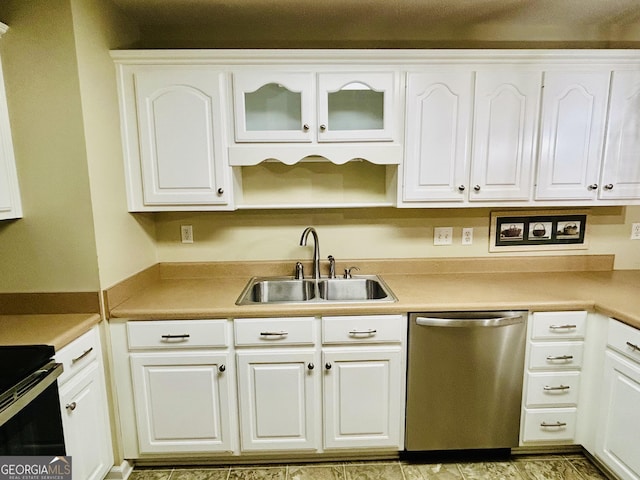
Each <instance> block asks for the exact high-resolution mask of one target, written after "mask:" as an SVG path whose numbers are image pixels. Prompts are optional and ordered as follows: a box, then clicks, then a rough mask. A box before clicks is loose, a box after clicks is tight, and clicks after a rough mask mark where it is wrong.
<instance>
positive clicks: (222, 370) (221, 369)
mask: <svg viewBox="0 0 640 480" xmlns="http://www.w3.org/2000/svg"><path fill="white" fill-rule="evenodd" d="M226 369H227V367H226V366H225V365H224V363H223V364H222V365H220V366H219V367H218V371H219V372H220V373H222V372H224V371H225V370H226Z"/></svg>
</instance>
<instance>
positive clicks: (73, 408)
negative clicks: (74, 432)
mask: <svg viewBox="0 0 640 480" xmlns="http://www.w3.org/2000/svg"><path fill="white" fill-rule="evenodd" d="M77 406H78V404H77V403H76V402H71V403H67V405H65V407H64V408H66V409H67V410H71V411H73V410H75V409H76V407H77Z"/></svg>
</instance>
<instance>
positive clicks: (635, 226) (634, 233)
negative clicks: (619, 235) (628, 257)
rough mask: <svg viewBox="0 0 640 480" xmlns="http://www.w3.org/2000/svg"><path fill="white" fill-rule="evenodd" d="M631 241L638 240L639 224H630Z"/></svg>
mask: <svg viewBox="0 0 640 480" xmlns="http://www.w3.org/2000/svg"><path fill="white" fill-rule="evenodd" d="M631 240H640V223H632V224H631Z"/></svg>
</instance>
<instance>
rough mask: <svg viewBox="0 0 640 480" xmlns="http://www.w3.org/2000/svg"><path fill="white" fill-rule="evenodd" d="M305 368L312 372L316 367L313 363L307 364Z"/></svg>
mask: <svg viewBox="0 0 640 480" xmlns="http://www.w3.org/2000/svg"><path fill="white" fill-rule="evenodd" d="M307 368H308V369H309V370H313V369H314V368H316V366H315V365H314V364H313V363H309V364H307Z"/></svg>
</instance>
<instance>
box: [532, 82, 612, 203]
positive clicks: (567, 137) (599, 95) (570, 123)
mask: <svg viewBox="0 0 640 480" xmlns="http://www.w3.org/2000/svg"><path fill="white" fill-rule="evenodd" d="M609 76H610V73H609V71H605V70H602V71H597V72H545V74H544V94H543V100H542V126H541V139H540V156H539V168H538V187H537V190H536V199H539V200H565V199H570V200H593V199H595V198H596V194H597V190H598V187H599V185H598V179H599V169H600V161H601V156H602V151H603V144H604V132H605V123H606V111H607V101H608V98H609Z"/></svg>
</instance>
